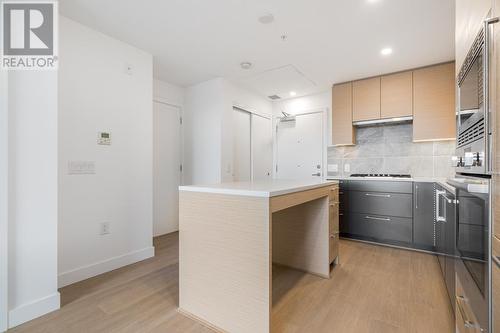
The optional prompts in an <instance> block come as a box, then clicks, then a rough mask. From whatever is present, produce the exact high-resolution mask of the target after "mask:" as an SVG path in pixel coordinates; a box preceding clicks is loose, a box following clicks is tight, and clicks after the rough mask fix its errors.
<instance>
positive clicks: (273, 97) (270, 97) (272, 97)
mask: <svg viewBox="0 0 500 333" xmlns="http://www.w3.org/2000/svg"><path fill="white" fill-rule="evenodd" d="M267 97H268V98H269V99H272V100H273V101H275V100H277V99H281V97H279V96H278V95H271V96H267Z"/></svg>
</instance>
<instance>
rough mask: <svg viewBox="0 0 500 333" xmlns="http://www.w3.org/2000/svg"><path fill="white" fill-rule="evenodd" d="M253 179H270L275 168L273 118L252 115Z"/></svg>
mask: <svg viewBox="0 0 500 333" xmlns="http://www.w3.org/2000/svg"><path fill="white" fill-rule="evenodd" d="M252 166H253V170H252V176H253V178H252V179H253V180H265V179H270V178H271V174H272V169H273V135H272V124H271V119H268V118H264V117H261V116H258V115H255V114H253V115H252Z"/></svg>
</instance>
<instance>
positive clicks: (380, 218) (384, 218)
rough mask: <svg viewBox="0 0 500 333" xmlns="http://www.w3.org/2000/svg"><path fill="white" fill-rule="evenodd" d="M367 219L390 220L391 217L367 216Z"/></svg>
mask: <svg viewBox="0 0 500 333" xmlns="http://www.w3.org/2000/svg"><path fill="white" fill-rule="evenodd" d="M365 219H369V220H378V221H390V220H391V219H390V218H388V217H374V216H368V215H367V216H365Z"/></svg>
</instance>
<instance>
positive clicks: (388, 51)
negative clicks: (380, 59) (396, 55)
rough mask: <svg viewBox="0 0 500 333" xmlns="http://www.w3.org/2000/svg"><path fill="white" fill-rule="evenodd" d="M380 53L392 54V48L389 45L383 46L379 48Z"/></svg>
mask: <svg viewBox="0 0 500 333" xmlns="http://www.w3.org/2000/svg"><path fill="white" fill-rule="evenodd" d="M380 54H382V55H384V56H387V55H389V54H392V49H391V48H390V47H386V48H383V49H382V50H380Z"/></svg>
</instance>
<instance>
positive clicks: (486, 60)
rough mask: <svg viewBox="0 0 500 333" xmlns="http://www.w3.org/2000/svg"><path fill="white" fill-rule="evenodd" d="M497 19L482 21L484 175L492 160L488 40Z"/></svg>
mask: <svg viewBox="0 0 500 333" xmlns="http://www.w3.org/2000/svg"><path fill="white" fill-rule="evenodd" d="M498 21H499V18H498V17H492V18H489V19H487V20H485V21H484V23H483V28H484V52H483V82H484V83H483V84H484V88H483V107H484V123H485V126H484V130H485V132H486V133H485V135H484V140H485V146H486V151H487V152H488V153H487V154H485V158H486V173H487V174H491V172H492V171H493V159H492V158H491V155H490V153H491V148H490V147H491V139H490V133H491V116H490V96H489V95H490V94H489V90H490V87H489V80H490V77H489V71H490V54H489V53H490V38H491V31H490V25H492V24H496V23H498Z"/></svg>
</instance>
